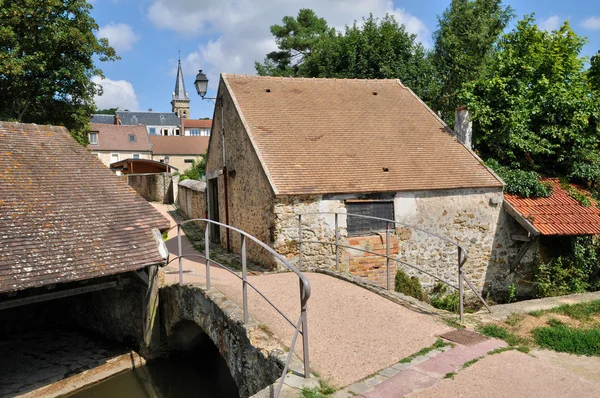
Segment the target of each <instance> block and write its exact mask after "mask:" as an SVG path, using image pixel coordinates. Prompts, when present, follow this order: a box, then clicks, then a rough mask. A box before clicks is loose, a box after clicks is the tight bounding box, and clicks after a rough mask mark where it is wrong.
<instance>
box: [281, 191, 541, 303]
mask: <svg viewBox="0 0 600 398" xmlns="http://www.w3.org/2000/svg"><path fill="white" fill-rule="evenodd" d="M360 198H361V197H360V195H327V196H309V197H287V198H286V197H281V198H280V197H278V198H277V199H276V203H275V214H276V217H277V218H276V226H275V235H274V248H275V250H277V251H278V252H280V253H282V254H285V255H286V256H287V257H288V258H290V259H291V260H292V261H297V247H298V244H297V241H298V218H297V215H298V214H300V213H311V212H319V211H320V212H326V211H329V212H339V213H345V212H346V209H345V200H349V199H360ZM502 200H503V195H502V191H501V190H500V189H464V190H445V191H420V192H399V193H397V194H396V195H395V197H394V198H393V201H394V215H395V221H397V222H398V223H406V224H409V225H412V226H416V227H419V228H422V229H424V230H426V231H429V232H432V233H435V234H438V235H440V236H444V237H447V238H449V239H451V240H454V241H456V242H458V243H459V244H461V245H462V246H463V247H464V248H465V249H466V250H467V251H468V254H469V260H468V262H467V263H466V264H465V266H464V271H465V273H466V275H467V277H468V278H469V279H470V280H471V281H472V282H473V284H474V285H475V286H476V287H477V289H478V290H479V291H480V292H481V291H486V292H491V293H498V292H502V291H505V290H506V289H507V287H508V285H510V284H511V283H515V285H517V289H518V290H519V292H520V293H521V292H522V293H525V292H527V291H529V290H531V287H532V286H531V279H532V269H533V267H532V262H533V258H534V255H535V252H536V248H535V247H534V248H532V249H530V251H529V252H528V254H527V255H526V256H525V258H524V259H523V260H522V261H521V265H520V266H519V267H518V268H517V270H516V272H513V273H511V272H510V263H511V261H512V260H513V259H514V257H515V256H516V254H517V252H518V250H519V248H520V247H521V246H522V245H523V242H516V241H513V240H512V239H511V234H521V235H524V234H526V233H525V231H524V229H522V228H521V227H520V226H519V225H518V224H517V223H516V221H514V219H512V217H511V216H510V215H508V214H506V213H505V212H504V210H503V209H502ZM338 217H339V219H338V227H339V231H340V240H341V242H340V243H341V244H343V245H348V246H353V247H357V248H361V249H364V250H369V251H375V252H379V253H381V254H384V253H385V231H381V232H380V233H379V234H374V235H371V236H358V237H348V233H347V229H346V226H347V217H348V216H345V215H340V216H338ZM334 225H335V219H334V216H333V215H309V216H303V222H302V226H303V241H304V242H308V241H310V240H319V241H327V242H334V241H335V231H334ZM391 243H392V246H391V253H392V254H394V255H396V258H397V259H398V260H400V261H402V262H405V263H409V264H412V265H414V266H416V267H419V268H421V269H424V270H426V271H428V272H430V273H433V274H434V275H436V276H437V277H439V278H443V279H444V280H447V281H448V282H451V283H453V284H456V283H457V261H458V253H457V249H456V247H455V246H453V245H451V244H449V243H446V242H444V241H443V240H441V239H439V238H436V237H433V236H431V235H428V234H426V233H424V232H420V231H418V230H415V229H412V228H408V227H403V226H401V225H396V228H395V230H393V234H392V236H391ZM303 256H304V258H303V264H302V266H303V268H325V269H332V268H333V267H334V266H335V251H334V248H333V247H331V246H328V245H319V244H311V243H304V244H303ZM401 266H402V267H403V268H404V269H405V270H406V272H407V273H408V274H409V275H415V276H417V277H419V279H420V280H421V282H422V284H423V286H424V287H425V288H431V287H433V286H434V285H435V283H436V281H435V280H434V279H433V278H431V277H429V276H427V275H425V274H423V273H421V272H419V271H417V270H415V269H414V268H411V267H408V266H405V265H401ZM340 267H341V271H346V272H351V273H353V274H355V275H357V276H362V277H365V278H368V279H369V280H371V281H373V282H375V283H377V284H378V285H380V286H385V285H386V281H387V269H386V260H385V258H382V257H378V256H374V255H369V254H365V253H362V252H360V251H358V250H352V249H340ZM395 271H396V262H391V275H392V278H393V277H394V275H395ZM392 286H393V283H392Z"/></svg>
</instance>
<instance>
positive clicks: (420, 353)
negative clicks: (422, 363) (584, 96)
mask: <svg viewBox="0 0 600 398" xmlns="http://www.w3.org/2000/svg"><path fill="white" fill-rule="evenodd" d="M447 345H449V344H448V343H445V342H444V340H442V339H437V340H436V341H435V343H433V344H432V345H430V346H429V347H425V348H423V349H422V350H419V351H417V352H415V353H414V354H412V355H410V356H407V357H406V358H403V359H401V360H400V363H409V362H412V360H413V359H415V358H416V357H420V356H423V355H425V354H427V353H429V352H431V351H433V350H437V349H438V348H443V347H445V346H447Z"/></svg>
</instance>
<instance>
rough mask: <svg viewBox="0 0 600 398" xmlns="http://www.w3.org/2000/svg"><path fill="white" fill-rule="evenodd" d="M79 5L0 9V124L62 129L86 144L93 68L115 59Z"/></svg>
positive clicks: (14, 4)
mask: <svg viewBox="0 0 600 398" xmlns="http://www.w3.org/2000/svg"><path fill="white" fill-rule="evenodd" d="M91 8H92V7H91V5H90V4H88V3H87V2H86V1H84V0H48V1H37V0H13V1H5V2H3V3H2V6H1V7H0V92H1V93H2V95H1V96H0V119H4V120H16V121H19V122H30V123H38V124H55V125H64V126H66V127H67V128H68V129H69V130H70V131H71V134H73V136H74V137H75V138H76V139H77V140H78V141H79V142H81V143H86V142H87V135H86V130H87V126H88V123H89V119H90V115H91V114H92V113H93V112H94V110H95V109H96V107H95V104H94V95H95V94H97V93H99V92H100V88H99V87H98V86H97V85H96V84H94V83H93V82H92V81H91V78H92V77H93V76H102V71H101V70H100V69H98V68H97V67H96V66H95V65H94V60H93V58H94V56H97V57H98V59H99V60H100V61H107V60H116V59H118V57H117V56H116V54H115V51H114V49H113V48H112V47H110V46H109V44H108V40H106V39H97V38H96V37H95V36H94V30H97V29H98V25H97V24H96V22H95V21H94V19H93V18H92V17H91V16H90V9H91Z"/></svg>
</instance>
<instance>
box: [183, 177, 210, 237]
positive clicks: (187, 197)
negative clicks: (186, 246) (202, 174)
mask: <svg viewBox="0 0 600 398" xmlns="http://www.w3.org/2000/svg"><path fill="white" fill-rule="evenodd" d="M177 189H178V193H177V202H176V204H177V207H178V208H179V210H181V211H182V212H183V213H184V214H185V215H186V216H187V217H188V218H207V214H206V183H205V182H203V181H197V180H184V181H181V182H180V183H179V184H177ZM198 225H199V226H200V228H204V226H205V223H204V222H198Z"/></svg>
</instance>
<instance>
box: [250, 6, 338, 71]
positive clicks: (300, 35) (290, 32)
mask: <svg viewBox="0 0 600 398" xmlns="http://www.w3.org/2000/svg"><path fill="white" fill-rule="evenodd" d="M271 33H272V34H273V36H275V42H276V43H277V47H278V48H279V50H277V51H272V52H270V53H269V54H267V56H266V58H265V61H264V64H260V63H258V62H255V63H254V66H255V68H256V72H257V73H258V74H259V75H261V76H301V74H300V72H299V67H300V65H302V62H303V61H304V59H305V58H306V57H308V56H309V55H310V54H311V51H312V48H313V46H314V45H315V43H317V42H318V41H320V40H322V39H323V38H327V37H333V36H334V34H335V30H334V29H333V28H330V27H329V26H328V25H327V21H325V19H323V18H319V17H318V16H317V15H316V14H315V12H314V11H313V10H310V9H306V8H303V9H300V11H299V12H298V17H297V18H294V17H291V16H285V17H283V25H272V26H271Z"/></svg>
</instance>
